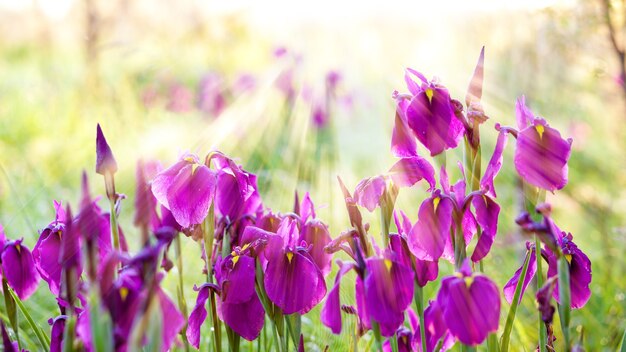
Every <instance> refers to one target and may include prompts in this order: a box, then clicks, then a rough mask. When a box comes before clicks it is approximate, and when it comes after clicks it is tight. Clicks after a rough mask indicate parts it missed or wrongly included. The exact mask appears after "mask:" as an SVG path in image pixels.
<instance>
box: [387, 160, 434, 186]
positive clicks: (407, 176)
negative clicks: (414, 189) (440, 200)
mask: <svg viewBox="0 0 626 352" xmlns="http://www.w3.org/2000/svg"><path fill="white" fill-rule="evenodd" d="M389 173H390V174H391V179H392V180H393V183H394V184H396V185H397V186H399V187H411V186H413V185H414V184H416V183H417V182H418V181H420V180H422V179H425V180H426V182H428V184H429V185H430V187H429V188H428V191H432V190H433V189H434V188H435V184H436V181H435V169H434V168H433V167H432V165H430V163H429V162H428V161H427V160H426V159H424V158H422V157H419V156H414V157H409V158H402V159H400V160H399V161H398V162H397V163H395V164H394V165H393V166H392V167H391V169H389Z"/></svg>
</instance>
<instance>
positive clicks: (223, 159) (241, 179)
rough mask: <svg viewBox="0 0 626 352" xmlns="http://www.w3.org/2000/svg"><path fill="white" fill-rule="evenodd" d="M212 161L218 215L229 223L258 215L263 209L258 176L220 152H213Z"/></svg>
mask: <svg viewBox="0 0 626 352" xmlns="http://www.w3.org/2000/svg"><path fill="white" fill-rule="evenodd" d="M211 160H212V161H213V162H214V163H215V169H216V193H215V211H216V214H217V215H218V216H220V217H222V218H224V219H228V222H229V223H232V222H235V221H237V220H238V219H240V218H242V217H243V216H244V215H250V214H256V213H257V212H258V211H259V210H260V209H261V208H262V202H261V196H260V195H259V191H258V187H257V178H256V175H255V174H252V173H249V172H248V171H246V170H244V169H243V168H242V167H241V166H240V165H237V163H235V161H234V160H232V159H231V158H229V157H227V156H226V155H224V154H222V153H220V152H213V153H212V156H211ZM181 225H182V224H181Z"/></svg>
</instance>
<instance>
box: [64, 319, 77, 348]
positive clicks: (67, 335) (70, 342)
mask: <svg viewBox="0 0 626 352" xmlns="http://www.w3.org/2000/svg"><path fill="white" fill-rule="evenodd" d="M75 329H76V318H75V316H74V315H73V314H72V315H70V316H69V318H68V321H67V322H66V324H65V329H64V330H65V331H64V332H63V352H74V331H75Z"/></svg>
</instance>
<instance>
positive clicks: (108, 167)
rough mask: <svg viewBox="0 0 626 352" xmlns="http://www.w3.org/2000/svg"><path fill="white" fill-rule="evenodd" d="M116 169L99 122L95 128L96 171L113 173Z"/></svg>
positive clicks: (102, 173)
mask: <svg viewBox="0 0 626 352" xmlns="http://www.w3.org/2000/svg"><path fill="white" fill-rule="evenodd" d="M116 171H117V162H116V161H115V157H114V156H113V152H112V151H111V147H109V144H108V143H107V140H106V138H105V137H104V133H102V128H101V127H100V124H98V125H97V128H96V172H97V173H99V174H100V175H104V174H105V173H107V172H108V173H111V174H114V173H115V172H116Z"/></svg>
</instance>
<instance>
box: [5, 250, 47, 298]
mask: <svg viewBox="0 0 626 352" xmlns="http://www.w3.org/2000/svg"><path fill="white" fill-rule="evenodd" d="M1 261H2V270H3V271H4V277H5V278H6V280H7V282H8V283H9V286H11V288H13V290H14V291H15V294H17V296H18V297H19V298H20V299H21V300H25V299H27V298H28V297H30V296H31V295H32V294H33V293H34V292H35V290H37V285H38V284H39V273H38V272H37V269H36V267H35V262H34V260H33V255H32V254H31V252H30V250H29V249H28V248H27V247H26V246H24V245H22V240H17V241H10V242H8V243H6V245H5V247H4V251H2V260H1Z"/></svg>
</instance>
